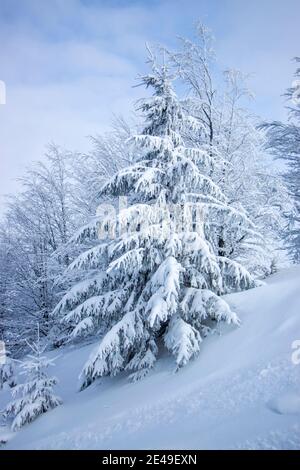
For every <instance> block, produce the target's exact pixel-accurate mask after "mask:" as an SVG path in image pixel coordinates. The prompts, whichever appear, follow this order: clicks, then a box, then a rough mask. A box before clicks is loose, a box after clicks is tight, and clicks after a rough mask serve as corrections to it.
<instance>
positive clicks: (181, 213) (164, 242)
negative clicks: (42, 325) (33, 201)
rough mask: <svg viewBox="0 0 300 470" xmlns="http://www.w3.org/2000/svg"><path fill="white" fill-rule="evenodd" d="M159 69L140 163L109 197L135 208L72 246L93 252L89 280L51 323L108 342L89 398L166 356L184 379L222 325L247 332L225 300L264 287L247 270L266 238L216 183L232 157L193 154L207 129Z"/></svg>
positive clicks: (87, 259)
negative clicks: (188, 135) (97, 387)
mask: <svg viewBox="0 0 300 470" xmlns="http://www.w3.org/2000/svg"><path fill="white" fill-rule="evenodd" d="M150 63H151V68H152V70H151V73H150V74H148V75H146V76H143V77H142V83H143V84H144V85H145V87H146V88H151V89H153V95H152V96H151V97H150V98H147V99H145V100H143V101H142V102H141V104H140V106H139V109H140V110H141V111H142V113H143V115H144V119H145V127H144V130H143V132H142V133H141V134H139V135H136V136H134V137H132V139H131V144H132V145H134V147H135V148H136V155H137V157H136V161H135V163H134V164H133V165H132V166H130V167H128V168H125V169H123V170H121V171H119V172H118V173H117V174H116V175H115V176H113V177H112V178H111V180H110V181H109V182H108V183H107V184H105V185H104V187H103V188H102V189H101V192H100V195H101V196H102V197H106V198H110V200H113V198H116V197H127V202H128V207H125V208H123V209H122V210H120V212H119V214H118V216H117V223H116V221H115V220H114V217H111V216H109V215H108V216H107V217H99V218H98V219H97V218H95V219H94V220H93V221H92V222H91V224H89V225H87V226H85V227H83V228H82V229H81V230H80V231H79V232H78V233H77V234H76V235H75V236H74V237H73V242H76V243H78V242H82V243H83V246H84V247H85V248H86V247H87V246H88V247H89V248H88V249H85V250H84V251H83V252H82V253H81V254H80V255H79V256H78V257H77V258H76V259H75V260H74V261H73V262H72V264H71V265H70V266H69V268H68V270H67V273H68V275H70V273H71V272H73V271H75V273H76V274H75V275H76V277H77V278H78V277H79V278H81V280H80V281H79V282H77V283H75V285H74V286H73V287H72V288H71V289H70V290H69V291H68V292H67V293H66V294H65V295H64V297H63V298H62V300H61V301H60V302H59V304H58V305H57V307H56V309H55V310H54V314H53V315H54V317H55V318H57V319H60V322H61V323H62V324H63V325H64V326H65V327H67V328H68V329H69V331H70V338H76V337H80V336H85V335H88V334H97V335H99V337H100V343H99V345H98V346H97V347H96V348H95V349H94V351H93V352H92V354H91V356H90V357H89V359H88V360H87V362H86V364H85V366H84V368H83V371H82V387H83V388H84V387H86V386H88V385H90V384H91V383H92V382H93V381H94V380H95V379H96V378H97V377H101V376H104V375H116V374H118V373H119V372H121V371H128V372H129V373H130V377H131V379H132V380H138V379H140V378H142V377H144V376H145V375H146V374H147V373H148V372H149V370H151V368H152V367H153V365H154V363H155V361H156V359H157V357H158V352H159V348H161V347H163V346H164V347H166V348H167V349H168V350H169V351H170V353H171V354H173V355H174V356H175V360H176V368H180V367H181V366H184V365H185V364H186V363H187V362H188V361H189V360H190V359H191V358H193V357H194V356H195V355H197V354H198V353H199V351H200V347H201V342H202V340H203V339H204V338H205V336H206V335H207V334H208V332H210V331H211V329H213V328H214V325H216V324H217V323H218V322H222V321H223V322H226V323H228V324H233V325H238V324H239V320H238V317H237V315H236V314H235V313H234V312H233V311H231V309H230V307H229V305H228V304H227V303H226V302H225V300H224V299H222V298H221V297H220V296H221V295H222V294H225V293H230V292H236V291H240V290H244V289H249V288H252V287H254V286H255V284H256V283H255V280H254V279H253V278H252V276H251V274H250V273H249V272H248V271H247V270H246V269H245V268H244V267H243V265H242V264H241V262H240V260H242V259H245V257H246V256H247V255H248V256H253V253H254V252H255V249H256V248H257V249H258V250H260V251H261V250H263V240H262V237H261V236H260V235H259V233H257V231H256V230H255V227H254V225H253V224H252V222H251V221H250V220H249V218H248V217H247V214H246V213H245V211H244V210H243V209H242V208H241V209H240V210H237V209H236V208H234V207H230V205H228V202H227V199H226V197H225V195H224V194H223V192H222V191H221V189H220V188H219V187H218V185H216V184H215V183H214V182H213V180H212V177H211V175H212V174H213V172H214V171H219V168H220V166H221V165H223V164H224V159H223V158H222V156H221V155H219V153H218V152H215V151H214V148H213V147H211V148H208V147H207V146H203V148H201V147H200V146H199V147H197V148H196V147H195V148H192V147H188V146H187V145H186V144H185V140H184V137H183V136H184V131H185V129H194V131H195V132H197V133H198V134H199V133H201V132H202V127H201V125H200V124H199V122H198V121H197V120H196V119H195V118H193V117H192V116H189V115H187V114H186V113H185V110H184V109H183V107H182V106H181V104H180V102H179V100H178V98H177V96H176V94H175V91H174V88H173V84H172V82H173V79H174V77H172V75H171V73H170V72H169V70H168V67H167V66H165V65H159V64H158V62H157V61H156V59H155V58H153V57H150ZM99 233H100V234H101V237H100V240H99ZM105 233H106V237H105V236H103V234H105ZM237 242H239V243H237ZM236 245H238V247H239V249H238V252H235V249H234V248H235V246H236Z"/></svg>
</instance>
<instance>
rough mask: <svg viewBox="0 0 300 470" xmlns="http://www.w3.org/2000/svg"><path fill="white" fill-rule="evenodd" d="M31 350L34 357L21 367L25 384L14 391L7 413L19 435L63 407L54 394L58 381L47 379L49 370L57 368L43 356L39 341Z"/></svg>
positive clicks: (30, 356)
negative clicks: (40, 417) (39, 419)
mask: <svg viewBox="0 0 300 470" xmlns="http://www.w3.org/2000/svg"><path fill="white" fill-rule="evenodd" d="M30 347H31V349H32V351H33V354H30V355H28V356H27V359H26V360H25V361H24V362H22V364H21V368H22V372H21V374H24V375H25V377H26V382H24V383H23V384H20V385H16V386H15V387H13V388H12V397H13V400H12V401H11V402H10V403H9V404H8V405H7V407H6V409H5V411H4V415H5V416H6V417H7V418H12V419H13V421H12V430H13V431H17V430H18V429H20V428H21V427H22V426H24V425H25V424H28V423H31V422H32V421H34V420H35V419H36V418H37V417H38V416H40V415H41V414H43V413H46V412H47V411H49V410H51V409H52V408H55V407H56V406H58V405H60V404H61V403H62V401H61V399H60V398H59V397H57V396H56V395H54V393H53V387H54V385H56V384H57V379H56V378H55V377H48V375H47V373H46V369H47V368H48V367H49V366H53V365H54V363H53V360H51V359H48V358H47V357H45V356H42V353H43V352H44V351H43V349H41V347H40V344H39V341H38V342H37V343H36V344H33V345H30Z"/></svg>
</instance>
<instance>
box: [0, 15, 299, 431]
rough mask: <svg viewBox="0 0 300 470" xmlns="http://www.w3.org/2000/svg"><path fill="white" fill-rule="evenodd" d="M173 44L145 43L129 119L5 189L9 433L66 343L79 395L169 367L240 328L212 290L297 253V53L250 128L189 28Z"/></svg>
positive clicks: (262, 274) (38, 408)
mask: <svg viewBox="0 0 300 470" xmlns="http://www.w3.org/2000/svg"><path fill="white" fill-rule="evenodd" d="M172 42H173V39H172ZM174 44H175V45H174V46H172V47H169V46H168V45H165V44H152V43H151V38H149V43H147V44H146V46H145V64H144V66H143V68H142V69H141V71H140V75H139V77H138V78H137V80H136V84H137V85H138V87H139V92H141V89H142V93H141V95H143V96H144V97H143V98H141V99H138V100H137V102H136V103H135V104H133V105H132V109H131V111H130V113H127V115H126V116H124V115H123V114H121V113H115V114H114V116H111V125H110V129H109V130H107V131H105V132H103V133H99V134H97V135H93V136H91V137H90V138H89V145H88V146H89V150H87V151H86V152H81V151H76V150H75V151H74V150H68V149H65V148H64V147H62V146H60V145H59V143H57V144H56V143H51V144H49V145H48V146H47V151H46V153H45V154H44V155H41V158H40V160H39V161H36V162H34V163H32V164H31V165H30V166H29V167H28V169H27V170H26V172H25V173H24V174H23V175H22V176H21V177H20V178H19V183H18V190H17V191H15V192H14V193H13V194H10V195H9V196H7V198H6V202H5V205H4V206H3V210H2V216H1V221H0V340H1V341H2V342H3V344H5V348H6V353H7V357H6V361H5V363H3V364H2V365H0V389H3V390H6V391H11V392H12V395H13V397H12V401H10V402H9V404H8V405H7V404H6V406H5V409H4V411H3V422H5V423H8V424H9V426H10V425H12V429H13V430H14V431H15V430H17V429H19V428H21V427H22V426H23V425H24V424H27V423H29V422H31V421H33V420H34V419H35V418H36V417H37V416H39V415H41V414H43V413H45V412H46V411H48V410H50V409H52V408H56V407H58V406H59V405H61V403H62V400H61V398H60V397H58V396H56V395H55V394H54V391H53V388H54V387H55V386H56V384H57V380H56V378H55V377H50V376H48V374H47V372H46V368H48V367H49V366H51V365H53V362H57V363H59V361H60V360H61V359H60V358H61V355H63V354H64V350H65V348H68V347H69V346H70V345H72V348H75V349H76V350H77V349H78V350H80V348H82V347H83V346H86V345H90V344H92V345H93V348H92V352H91V353H89V354H86V357H82V358H81V359H82V361H83V362H84V365H83V367H78V371H77V372H78V375H79V374H80V379H79V381H78V388H79V389H81V390H84V389H86V388H87V387H89V386H90V385H91V384H92V383H94V381H95V380H96V379H99V378H101V377H106V376H118V375H119V374H121V376H123V375H124V374H125V376H126V379H129V380H131V381H133V382H137V381H140V380H144V379H145V377H146V376H148V374H149V372H151V371H153V370H155V367H156V363H157V361H159V360H160V358H161V357H164V356H165V354H167V355H168V356H172V357H173V359H172V360H173V365H174V369H175V370H176V371H178V370H179V369H181V368H182V367H183V366H185V365H186V364H187V363H188V362H189V361H191V360H193V359H195V358H196V357H197V356H198V355H199V356H201V350H202V344H203V343H205V341H206V340H207V338H210V337H212V336H213V335H215V334H216V333H217V334H218V332H219V323H223V322H224V323H225V324H227V325H230V326H228V328H232V329H234V328H241V329H243V328H245V329H246V326H244V325H243V322H241V320H240V318H239V313H238V311H237V310H236V308H235V306H234V305H232V304H231V302H230V301H229V302H227V297H226V296H227V295H228V294H233V293H237V292H241V291H246V290H249V289H250V290H251V289H256V288H257V289H261V288H262V287H260V286H264V285H265V282H266V281H267V280H268V278H269V276H270V275H274V274H275V273H277V272H280V271H281V270H282V269H287V268H289V267H291V266H293V265H294V264H298V263H299V261H300V225H299V224H300V213H299V211H300V199H299V198H300V193H299V188H300V58H298V57H294V58H293V57H290V58H289V59H291V60H293V64H294V76H291V77H290V83H286V91H285V90H281V89H278V95H281V94H283V93H284V99H283V101H282V106H283V107H286V109H287V113H288V114H287V116H288V117H287V119H286V120H285V121H283V120H281V117H279V118H277V117H276V116H274V119H273V120H269V121H266V120H264V119H263V118H262V117H260V116H258V115H256V114H254V113H253V109H252V107H251V102H252V101H253V99H255V97H254V96H253V93H252V92H251V89H250V88H249V83H250V82H251V76H248V75H246V74H245V73H244V71H240V70H237V69H234V68H226V69H224V70H223V69H222V67H221V66H220V63H219V61H218V57H217V55H216V50H217V49H218V48H217V42H216V41H215V40H214V37H213V32H211V30H210V29H209V28H208V27H207V26H206V25H205V24H204V23H202V22H201V21H197V23H195V21H194V23H193V24H191V26H190V34H189V35H188V36H186V37H179V38H178V39H175V41H174ZM253 54H255V51H253ZM274 60H276V58H274ZM254 72H256V71H255V70H254ZM0 78H1V77H0ZM135 79H136V77H134V76H133V77H132V84H134V80H135ZM103 93H105V90H103ZM124 93H126V90H124ZM37 132H38V130H37ZM17 138H18V137H17V135H16V139H17ZM224 296H225V297H224ZM245 335H246V336H247V331H246V330H245ZM216 341H218V339H216ZM212 346H213V345H211V347H212ZM53 351H54V356H53V357H55V358H56V359H55V361H53V359H51V358H49V357H48V356H47V354H48V353H49V352H50V353H51V352H53ZM51 357H52V356H51ZM20 364H21V365H20ZM20 369H21V370H22V371H21V373H20ZM0 393H1V392H0ZM98 393H100V394H101V390H99V391H98Z"/></svg>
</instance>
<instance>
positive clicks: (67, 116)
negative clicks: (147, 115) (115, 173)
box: [0, 0, 300, 201]
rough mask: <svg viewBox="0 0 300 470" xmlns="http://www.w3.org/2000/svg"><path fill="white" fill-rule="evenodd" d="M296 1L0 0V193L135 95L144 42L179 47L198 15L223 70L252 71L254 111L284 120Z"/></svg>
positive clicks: (124, 109)
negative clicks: (1, 86) (1, 101)
mask: <svg viewBox="0 0 300 470" xmlns="http://www.w3.org/2000/svg"><path fill="white" fill-rule="evenodd" d="M299 18H300V2H299V0H285V1H281V0H252V1H251V2H250V1H248V0H148V1H147V0H132V1H130V0H127V1H125V0H124V1H122V0H119V1H117V0H0V41H1V42H0V44H1V57H0V80H3V81H5V83H6V89H7V103H6V105H0V165H1V167H0V168H1V173H0V197H2V201H3V194H5V193H8V192H13V191H15V190H16V189H17V187H18V184H17V183H16V182H15V179H16V178H17V177H18V176H21V175H22V173H23V171H24V169H25V167H26V166H27V165H28V164H29V163H30V162H31V161H32V160H37V159H39V158H41V157H42V155H43V153H44V150H45V145H46V144H47V143H48V142H50V141H54V142H56V143H58V144H60V145H62V146H66V147H68V148H72V149H77V150H87V149H88V148H89V144H88V141H87V139H86V136H88V135H91V134H96V133H99V132H101V131H103V130H105V129H107V128H108V126H109V123H110V121H111V116H112V114H113V113H117V114H124V115H126V114H128V113H130V110H131V109H132V107H133V103H134V101H135V100H136V99H137V98H138V97H139V96H140V94H141V93H142V90H141V88H133V87H132V85H134V84H135V78H136V76H137V75H138V73H140V72H143V71H145V68H146V66H145V42H146V41H148V42H149V43H157V42H161V43H163V44H166V45H167V46H169V47H175V46H176V36H189V37H192V36H193V25H194V24H195V22H196V21H197V20H198V19H201V20H202V21H203V22H204V23H206V24H207V26H208V27H210V28H211V29H212V30H213V33H214V36H215V38H216V52H217V57H218V63H219V66H220V68H224V69H225V68H228V67H234V68H239V69H241V70H242V71H243V72H245V73H251V74H252V76H251V80H250V87H251V88H252V90H253V91H254V93H255V95H256V100H255V102H254V103H252V104H251V106H252V109H253V111H255V112H256V113H258V114H260V115H261V116H262V117H263V118H275V119H281V118H284V117H285V113H284V110H283V104H284V102H283V99H282V97H281V96H280V95H281V94H282V93H283V92H284V89H285V88H286V87H288V86H289V85H290V84H291V82H292V79H293V78H292V76H293V72H294V66H293V64H292V62H291V59H292V57H294V56H296V55H300V27H299Z"/></svg>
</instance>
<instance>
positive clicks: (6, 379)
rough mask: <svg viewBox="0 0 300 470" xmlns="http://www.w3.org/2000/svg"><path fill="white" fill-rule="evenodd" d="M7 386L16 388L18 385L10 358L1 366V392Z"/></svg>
mask: <svg viewBox="0 0 300 470" xmlns="http://www.w3.org/2000/svg"><path fill="white" fill-rule="evenodd" d="M5 384H7V385H8V386H9V387H14V386H15V385H16V384H17V381H16V376H15V368H14V363H13V361H12V360H11V359H10V358H8V357H7V358H6V361H5V363H4V364H0V390H2V389H3V388H4V386H5Z"/></svg>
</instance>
